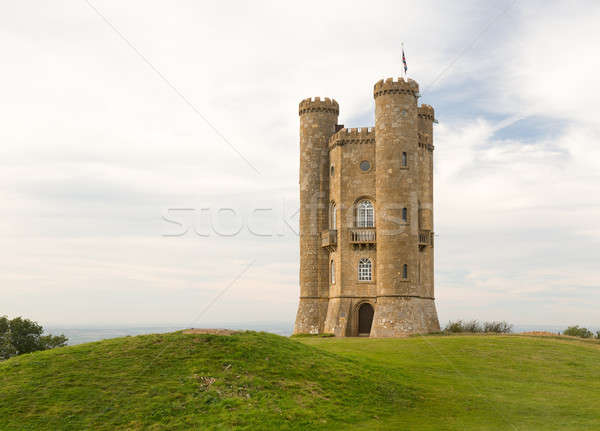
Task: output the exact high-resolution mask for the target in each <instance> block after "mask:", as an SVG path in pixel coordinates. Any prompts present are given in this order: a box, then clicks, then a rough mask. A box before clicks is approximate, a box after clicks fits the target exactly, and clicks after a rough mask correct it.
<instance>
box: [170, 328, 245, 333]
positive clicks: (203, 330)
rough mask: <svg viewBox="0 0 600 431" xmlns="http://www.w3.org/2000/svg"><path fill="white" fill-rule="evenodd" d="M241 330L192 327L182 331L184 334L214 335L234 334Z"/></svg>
mask: <svg viewBox="0 0 600 431" xmlns="http://www.w3.org/2000/svg"><path fill="white" fill-rule="evenodd" d="M239 332H240V331H234V330H233V329H222V328H190V329H184V330H183V331H181V333H182V334H212V335H233V334H239Z"/></svg>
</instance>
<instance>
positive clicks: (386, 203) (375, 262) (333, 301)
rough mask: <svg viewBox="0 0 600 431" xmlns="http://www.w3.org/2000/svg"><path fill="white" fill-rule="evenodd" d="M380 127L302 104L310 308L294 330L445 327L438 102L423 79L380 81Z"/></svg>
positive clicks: (340, 332)
mask: <svg viewBox="0 0 600 431" xmlns="http://www.w3.org/2000/svg"><path fill="white" fill-rule="evenodd" d="M374 97H375V127H374V128H361V129H345V128H343V126H340V125H337V117H338V114H339V107H338V104H337V102H335V101H334V100H330V99H325V100H320V99H319V98H316V99H305V100H303V101H302V102H301V103H300V110H299V113H300V304H299V307H298V314H297V316H296V324H295V327H294V333H312V334H316V333H333V334H335V335H336V336H356V335H370V336H372V337H395V336H403V335H408V334H412V333H427V332H433V331H439V323H438V318H437V313H436V309H435V303H434V296H433V295H434V294H433V245H434V242H433V144H432V142H433V140H432V136H433V122H434V112H433V108H431V107H430V106H428V105H422V106H418V103H417V101H418V97H419V87H418V84H417V83H416V82H415V81H413V80H411V79H409V80H408V81H405V80H404V79H402V78H400V79H398V80H397V81H394V80H393V79H391V78H390V79H387V80H385V81H383V80H381V81H379V82H377V83H376V84H375V88H374Z"/></svg>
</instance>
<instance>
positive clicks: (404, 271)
mask: <svg viewBox="0 0 600 431" xmlns="http://www.w3.org/2000/svg"><path fill="white" fill-rule="evenodd" d="M402 278H404V279H406V278H408V265H407V264H404V265H402Z"/></svg>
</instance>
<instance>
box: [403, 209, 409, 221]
mask: <svg viewBox="0 0 600 431" xmlns="http://www.w3.org/2000/svg"><path fill="white" fill-rule="evenodd" d="M406 220H408V210H407V209H406V208H402V221H406Z"/></svg>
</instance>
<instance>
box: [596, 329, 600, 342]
mask: <svg viewBox="0 0 600 431" xmlns="http://www.w3.org/2000/svg"><path fill="white" fill-rule="evenodd" d="M596 338H597V339H599V340H600V331H596Z"/></svg>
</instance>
